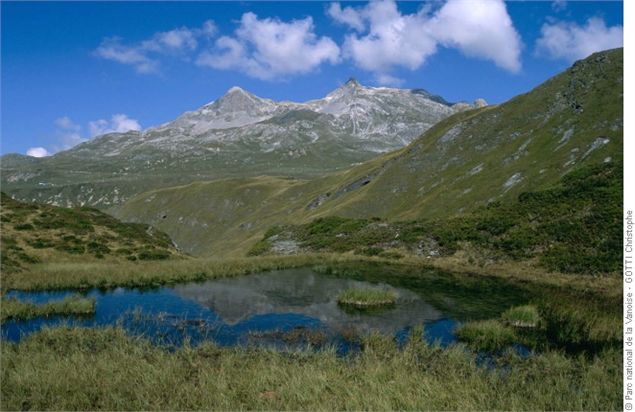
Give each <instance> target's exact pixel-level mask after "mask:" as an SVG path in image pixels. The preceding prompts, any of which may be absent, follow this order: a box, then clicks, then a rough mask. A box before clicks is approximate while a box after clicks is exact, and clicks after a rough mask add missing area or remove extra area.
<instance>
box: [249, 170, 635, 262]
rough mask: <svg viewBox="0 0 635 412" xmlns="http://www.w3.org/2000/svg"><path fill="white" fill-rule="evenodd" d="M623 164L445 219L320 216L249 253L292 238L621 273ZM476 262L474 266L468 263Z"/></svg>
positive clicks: (279, 232)
mask: <svg viewBox="0 0 635 412" xmlns="http://www.w3.org/2000/svg"><path fill="white" fill-rule="evenodd" d="M622 192H623V183H622V165H621V164H619V163H604V164H599V165H592V166H586V167H583V168H580V169H578V170H576V171H574V172H571V173H569V174H567V175H565V176H564V177H563V178H562V181H561V183H560V184H559V185H558V186H556V187H554V188H551V189H546V190H542V191H538V192H526V193H521V194H520V195H519V196H518V198H517V199H516V200H515V201H512V202H505V203H502V202H495V203H491V204H490V205H488V206H487V207H482V208H479V209H477V210H475V211H474V212H473V213H471V214H468V215H465V216H461V217H454V218H449V219H436V220H419V221H405V222H389V221H383V220H380V219H350V218H342V217H325V218H319V219H316V220H314V221H312V222H310V223H307V224H304V225H298V226H292V225H285V226H276V227H273V228H271V229H269V230H268V231H267V232H266V233H265V236H264V238H263V239H262V240H261V241H260V242H258V243H256V244H255V245H254V246H253V247H252V249H251V250H250V252H249V254H251V255H257V254H265V253H269V252H271V251H272V247H273V246H274V245H275V244H276V243H277V242H283V241H287V242H289V241H291V242H295V243H297V244H298V246H299V248H300V249H301V250H303V251H312V252H314V251H327V252H349V251H354V252H355V253H356V254H362V255H379V256H386V254H389V253H394V252H391V249H396V248H401V249H405V250H406V251H407V252H408V253H415V254H420V255H424V256H439V255H441V256H449V255H452V254H454V253H456V252H457V250H459V249H461V248H463V249H475V250H476V253H475V254H476V255H479V256H481V257H486V258H489V259H496V258H508V259H513V260H527V259H537V260H538V261H539V262H540V263H541V264H542V265H543V266H545V267H546V268H548V269H550V270H555V271H559V272H573V273H593V274H597V273H613V272H617V271H619V270H620V269H621V257H622V255H621V241H622ZM473 263H476V262H473Z"/></svg>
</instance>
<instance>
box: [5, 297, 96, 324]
mask: <svg viewBox="0 0 635 412" xmlns="http://www.w3.org/2000/svg"><path fill="white" fill-rule="evenodd" d="M94 313H95V298H84V297H82V296H69V297H67V298H64V299H62V300H57V301H52V302H48V303H45V304H43V305H36V304H34V303H31V302H25V301H20V300H18V299H13V298H8V299H6V298H3V299H2V303H1V305H0V321H5V320H10V319H18V320H27V319H32V318H38V317H50V316H58V315H80V316H81V315H92V314H94Z"/></svg>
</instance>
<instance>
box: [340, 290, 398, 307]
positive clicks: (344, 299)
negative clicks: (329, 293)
mask: <svg viewBox="0 0 635 412" xmlns="http://www.w3.org/2000/svg"><path fill="white" fill-rule="evenodd" d="M396 301H397V295H396V294H395V292H391V291H388V290H379V289H368V288H366V289H347V290H344V291H342V292H341V293H340V294H339V295H338V296H337V303H339V304H340V305H348V306H354V307H358V308H365V307H373V306H386V305H394V304H395V302H396Z"/></svg>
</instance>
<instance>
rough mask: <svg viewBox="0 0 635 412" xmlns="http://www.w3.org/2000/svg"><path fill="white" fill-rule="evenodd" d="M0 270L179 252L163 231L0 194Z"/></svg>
mask: <svg viewBox="0 0 635 412" xmlns="http://www.w3.org/2000/svg"><path fill="white" fill-rule="evenodd" d="M1 196H2V197H1V203H2V210H1V212H0V224H1V226H2V227H1V229H2V235H1V240H2V242H1V243H2V246H1V247H2V249H1V253H2V272H3V273H4V274H6V273H13V272H17V271H20V270H21V269H23V268H25V267H28V265H29V264H35V263H40V262H52V261H56V262H59V261H91V260H104V259H106V260H119V259H126V260H157V259H168V258H171V257H176V256H178V255H180V254H181V253H180V252H179V251H178V250H177V249H176V248H175V247H174V246H173V244H172V241H171V240H170V238H169V237H168V235H166V234H165V233H163V232H160V231H158V230H155V229H153V228H152V227H150V226H148V225H145V224H131V223H122V222H120V221H118V220H117V219H115V218H113V217H112V216H109V215H107V214H105V213H103V212H100V211H98V210H96V209H92V208H76V209H65V208H61V207H56V206H50V205H44V204H36V203H23V202H18V201H16V200H13V199H12V198H11V197H9V196H7V195H6V194H4V193H2V194H1Z"/></svg>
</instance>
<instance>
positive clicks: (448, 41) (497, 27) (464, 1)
mask: <svg viewBox="0 0 635 412" xmlns="http://www.w3.org/2000/svg"><path fill="white" fill-rule="evenodd" d="M430 29H431V32H432V33H433V35H434V37H435V38H436V39H437V40H438V41H439V42H440V43H441V44H443V45H444V46H446V47H455V48H457V49H459V50H461V51H462V52H463V54H465V55H467V56H472V57H479V58H483V59H487V60H491V61H493V62H494V63H495V64H496V65H497V66H499V67H502V68H503V69H506V70H509V71H511V72H518V71H519V70H520V68H521V64H520V52H521V41H520V36H519V35H518V32H516V29H515V28H514V24H513V23H512V19H511V17H509V14H508V13H507V7H506V6H505V3H504V2H503V1H502V0H486V1H470V0H449V1H448V2H447V3H445V4H444V5H443V7H441V9H440V10H439V11H438V13H437V14H436V15H435V16H434V17H433V19H432V20H431V22H430Z"/></svg>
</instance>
